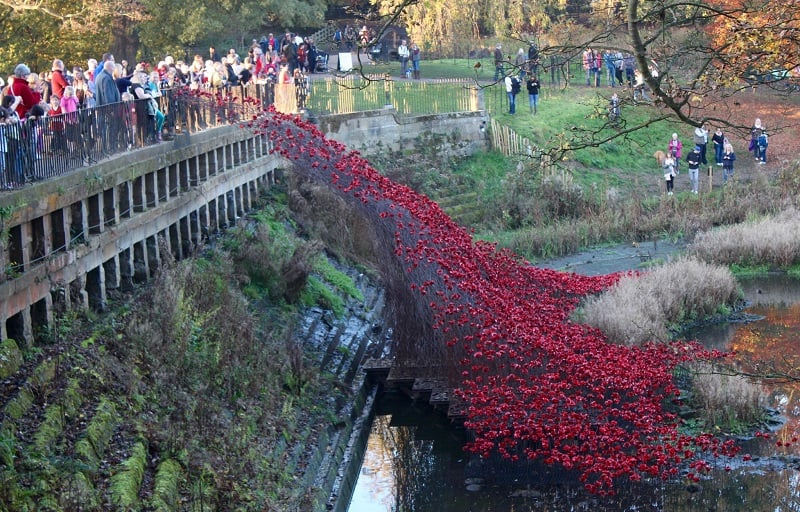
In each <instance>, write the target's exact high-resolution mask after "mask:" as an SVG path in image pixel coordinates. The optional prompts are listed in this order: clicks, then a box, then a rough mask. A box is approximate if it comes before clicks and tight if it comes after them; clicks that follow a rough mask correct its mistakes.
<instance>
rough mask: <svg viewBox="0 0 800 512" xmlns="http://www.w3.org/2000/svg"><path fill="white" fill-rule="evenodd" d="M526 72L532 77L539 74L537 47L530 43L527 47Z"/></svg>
mask: <svg viewBox="0 0 800 512" xmlns="http://www.w3.org/2000/svg"><path fill="white" fill-rule="evenodd" d="M527 64H528V72H529V73H530V74H532V75H536V74H538V73H539V47H538V46H537V45H536V44H535V43H534V42H532V41H531V44H530V46H528V62H527Z"/></svg>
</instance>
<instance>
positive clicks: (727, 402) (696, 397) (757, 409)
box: [690, 363, 766, 432]
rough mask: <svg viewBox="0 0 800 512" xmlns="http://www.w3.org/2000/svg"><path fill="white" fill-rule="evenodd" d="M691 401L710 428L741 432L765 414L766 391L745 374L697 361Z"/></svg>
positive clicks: (705, 425) (694, 366) (693, 366)
mask: <svg viewBox="0 0 800 512" xmlns="http://www.w3.org/2000/svg"><path fill="white" fill-rule="evenodd" d="M690 371H691V372H692V400H691V402H692V404H693V405H695V406H696V407H697V409H698V415H699V419H700V420H701V421H702V422H703V423H704V427H705V428H707V429H715V430H716V429H722V430H724V431H726V432H735V431H740V430H742V429H743V428H744V427H746V426H748V425H751V424H752V423H754V422H756V421H758V420H759V419H760V418H761V417H762V416H763V414H764V404H765V403H766V393H765V392H764V390H763V388H761V386H759V385H758V384H755V383H753V382H752V381H750V380H749V379H748V378H747V377H744V376H742V375H728V374H725V373H723V372H724V370H723V369H721V368H718V367H716V366H714V365H712V364H710V363H694V364H693V365H692V366H691V368H690Z"/></svg>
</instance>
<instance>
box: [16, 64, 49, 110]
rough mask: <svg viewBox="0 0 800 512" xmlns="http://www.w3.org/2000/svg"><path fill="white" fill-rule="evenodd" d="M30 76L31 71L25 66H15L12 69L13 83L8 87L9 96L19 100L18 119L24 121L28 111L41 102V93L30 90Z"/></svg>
mask: <svg viewBox="0 0 800 512" xmlns="http://www.w3.org/2000/svg"><path fill="white" fill-rule="evenodd" d="M30 74H31V69H30V68H29V67H28V66H27V65H25V64H17V66H16V67H15V68H14V81H13V82H12V83H11V85H10V86H9V90H10V91H11V94H10V95H11V96H18V97H19V98H20V100H19V102H18V103H17V107H16V109H15V110H16V112H17V116H18V117H19V118H20V119H25V116H26V115H28V111H29V110H30V109H32V108H33V106H34V105H38V104H39V102H41V101H42V95H41V93H39V92H37V91H34V90H33V89H31V86H30V85H29V84H28V76H30Z"/></svg>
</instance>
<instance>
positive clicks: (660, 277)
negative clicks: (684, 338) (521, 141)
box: [581, 258, 738, 345]
mask: <svg viewBox="0 0 800 512" xmlns="http://www.w3.org/2000/svg"><path fill="white" fill-rule="evenodd" d="M737 298H738V291H737V284H736V279H735V278H734V277H733V274H731V272H730V271H729V270H728V269H727V268H725V267H719V266H714V265H710V264H708V263H704V262H702V261H699V260H697V259H694V258H680V259H678V260H675V261H673V262H670V263H666V264H664V265H662V266H660V267H657V268H655V269H653V270H652V271H650V272H647V273H644V274H639V275H627V276H624V277H622V278H621V279H620V280H619V282H618V283H617V284H616V285H614V286H612V287H611V288H609V289H608V290H607V291H606V292H605V293H603V294H602V295H599V296H596V297H592V298H590V299H588V300H587V301H586V303H585V304H584V306H583V308H582V310H581V315H582V319H583V321H584V322H585V323H587V324H589V325H591V326H594V327H597V328H599V329H600V330H601V331H603V332H604V333H605V334H606V336H608V339H609V340H610V341H612V342H614V343H621V344H625V345H640V344H642V343H644V342H646V341H651V340H660V341H667V340H668V339H669V338H670V337H671V336H670V327H672V326H674V325H676V324H680V323H683V322H686V321H689V320H693V319H697V318H704V317H707V316H709V315H712V314H714V313H715V312H716V311H718V310H719V308H720V307H721V306H724V305H729V304H733V303H734V302H735V301H736V299H737Z"/></svg>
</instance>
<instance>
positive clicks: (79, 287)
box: [68, 274, 89, 308]
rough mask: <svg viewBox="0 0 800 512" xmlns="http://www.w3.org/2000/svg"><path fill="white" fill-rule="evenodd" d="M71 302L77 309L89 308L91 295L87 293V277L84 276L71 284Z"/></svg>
mask: <svg viewBox="0 0 800 512" xmlns="http://www.w3.org/2000/svg"><path fill="white" fill-rule="evenodd" d="M68 291H69V301H70V304H71V305H73V306H75V307H81V308H87V307H89V295H88V294H87V293H86V275H85V274H82V275H79V276H78V277H76V278H75V280H74V281H72V282H71V283H69V290H68Z"/></svg>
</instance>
